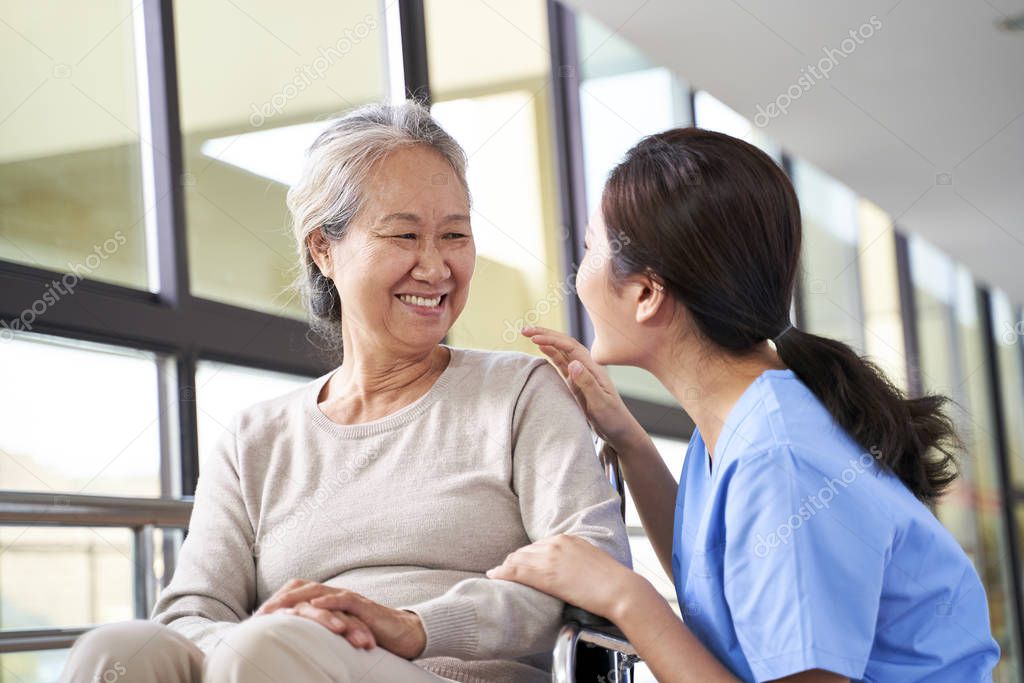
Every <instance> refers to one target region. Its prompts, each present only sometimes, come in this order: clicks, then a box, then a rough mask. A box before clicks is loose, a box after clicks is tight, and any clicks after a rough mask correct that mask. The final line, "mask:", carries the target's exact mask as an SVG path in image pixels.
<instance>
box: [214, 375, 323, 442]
mask: <svg viewBox="0 0 1024 683" xmlns="http://www.w3.org/2000/svg"><path fill="white" fill-rule="evenodd" d="M309 381H310V378H308V377H301V376H298V375H289V374H285V373H282V372H269V371H266V370H256V369H254V368H247V367H243V366H240V365H229V364H227V363H215V362H213V361H199V363H198V364H197V366H196V413H197V415H198V424H199V453H200V456H203V455H205V454H206V453H209V450H210V449H211V448H212V447H213V446H215V445H216V443H217V440H218V439H219V438H220V437H221V435H222V434H224V433H225V432H228V431H230V428H231V420H232V419H233V418H234V416H235V415H236V414H237V413H238V412H239V411H240V410H243V409H244V408H248V407H249V406H251V405H253V404H254V403H258V402H260V401H265V400H267V399H271V398H274V397H276V396H280V395H282V394H286V393H288V392H289V391H291V390H293V389H297V388H298V387H301V386H304V385H306V384H308V383H309Z"/></svg>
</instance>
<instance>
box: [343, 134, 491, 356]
mask: <svg viewBox="0 0 1024 683" xmlns="http://www.w3.org/2000/svg"><path fill="white" fill-rule="evenodd" d="M368 188H369V190H368V192H367V195H366V197H365V203H364V206H363V209H362V211H361V212H360V214H359V216H357V217H356V219H355V220H354V221H353V223H352V226H351V227H350V228H349V231H348V233H346V235H345V237H343V238H342V239H341V240H338V241H336V242H333V243H332V244H331V262H332V264H333V269H332V270H333V274H332V279H333V280H334V283H335V286H336V287H337V288H338V294H339V295H340V297H341V307H342V316H343V334H348V335H355V336H358V337H359V338H360V339H362V340H365V341H368V342H369V343H371V344H374V345H375V348H383V349H394V350H425V349H428V348H430V347H432V346H434V345H436V344H438V343H439V342H440V341H441V340H442V339H443V338H444V336H445V334H447V333H448V330H449V328H451V326H452V324H453V323H454V322H455V320H456V319H457V318H458V317H459V314H460V313H461V312H462V309H463V308H464V307H465V305H466V299H467V297H468V296H469V282H470V279H471V278H472V276H473V268H474V265H475V263H476V247H475V245H474V243H473V232H472V229H471V227H470V220H469V195H468V193H467V191H466V188H465V187H463V186H462V184H461V183H460V182H459V180H458V179H457V178H456V176H455V173H454V172H453V171H452V169H451V167H450V166H449V165H448V163H447V162H446V161H445V160H444V158H443V157H442V156H441V155H440V154H438V153H437V152H436V151H434V150H432V149H430V148H429V147H425V146H417V147H408V148H404V149H399V150H398V151H395V152H394V153H392V154H390V155H389V156H388V157H387V158H385V159H384V160H383V161H382V162H381V163H380V164H379V165H378V167H377V169H376V170H375V173H374V175H373V177H372V178H371V179H370V181H369V184H368Z"/></svg>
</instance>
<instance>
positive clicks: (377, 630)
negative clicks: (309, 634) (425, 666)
mask: <svg viewBox="0 0 1024 683" xmlns="http://www.w3.org/2000/svg"><path fill="white" fill-rule="evenodd" d="M274 612H284V613H286V614H294V615H296V616H300V617H305V618H307V619H311V620H313V621H316V622H317V623H319V624H321V625H323V626H325V627H326V628H328V629H330V630H331V631H334V632H335V633H337V634H339V635H344V636H345V638H346V639H347V640H348V641H349V642H350V643H352V645H353V646H354V647H360V648H363V649H367V650H369V649H372V648H373V647H374V646H375V645H380V646H381V647H383V648H384V649H385V650H388V651H389V652H392V653H394V654H396V655H398V656H399V657H404V658H406V659H415V658H416V657H418V656H420V654H421V653H422V652H423V649H424V648H425V647H426V644H427V634H426V631H424V629H423V622H421V621H420V618H419V616H418V615H416V614H415V613H413V612H408V611H405V610H398V609H392V608H390V607H385V606H384V605H381V604H379V603H376V602H374V601H372V600H370V599H369V598H366V597H364V596H362V595H360V594H359V593H355V592H353V591H350V590H346V589H344V588H336V587H334V586H327V585H324V584H322V583H316V582H314V581H304V580H302V579H292V580H291V581H289V582H288V583H286V584H285V585H284V586H282V587H281V588H280V589H278V591H277V592H276V593H274V595H272V596H271V597H270V598H269V599H268V600H267V601H266V602H265V603H263V605H262V606H261V607H260V608H259V609H258V610H256V614H257V615H261V614H273V613H274Z"/></svg>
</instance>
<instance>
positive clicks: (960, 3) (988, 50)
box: [569, 0, 1024, 302]
mask: <svg viewBox="0 0 1024 683" xmlns="http://www.w3.org/2000/svg"><path fill="white" fill-rule="evenodd" d="M569 4H570V5H572V6H574V7H576V8H578V9H582V10H584V11H586V12H588V13H589V14H591V15H592V16H594V17H595V18H597V19H598V20H600V21H601V22H602V23H604V24H605V25H607V26H608V27H610V28H612V29H617V30H618V33H619V34H620V35H621V36H622V37H624V38H625V39H627V40H629V41H631V42H632V43H634V44H635V45H638V46H641V47H642V49H644V50H645V51H646V52H647V53H648V54H649V56H650V57H651V58H652V59H653V60H654V61H656V62H658V63H660V64H664V65H666V66H668V67H670V68H672V69H673V70H674V71H675V72H677V73H678V74H679V75H680V76H681V77H682V78H684V79H685V80H687V81H688V82H690V83H691V84H692V85H693V86H694V87H698V88H703V89H705V90H708V91H709V92H711V93H712V94H713V95H714V96H715V97H717V98H718V99H720V100H722V101H723V102H725V103H726V104H728V105H729V106H731V107H732V108H733V109H735V110H736V111H738V112H740V113H741V114H743V115H744V116H746V117H747V118H749V119H751V120H760V121H764V120H765V118H767V117H760V118H759V119H756V117H757V113H758V111H759V109H758V107H759V105H760V106H761V107H766V106H767V105H768V103H770V102H774V101H776V99H777V98H778V97H779V96H780V95H782V94H783V93H785V92H786V91H787V90H788V89H789V88H790V86H794V85H796V86H797V87H796V88H795V89H794V92H796V91H797V90H799V91H800V92H799V95H798V96H797V97H796V98H795V99H793V101H792V104H791V106H790V107H789V109H788V112H787V113H786V114H783V115H777V116H775V117H774V118H769V120H768V122H767V125H766V126H765V127H764V131H765V132H766V133H767V135H768V136H770V137H771V138H773V139H774V140H776V141H777V142H778V143H780V144H781V145H782V146H783V148H785V149H786V150H788V151H789V152H790V153H791V154H793V155H795V156H798V157H802V158H804V159H806V160H808V161H810V162H812V163H813V164H815V165H817V166H819V167H820V168H822V169H824V170H825V171H827V172H828V173H830V174H831V175H833V176H834V177H836V178H838V179H839V180H841V181H843V182H844V183H846V184H847V185H849V186H850V187H851V188H852V189H853V190H855V191H856V192H858V193H860V194H862V195H863V196H865V197H867V198H868V199H870V200H872V201H874V202H875V203H876V204H878V205H879V206H880V207H882V208H883V209H885V210H886V211H887V212H888V213H889V214H890V215H891V216H892V217H893V219H894V221H895V222H896V224H897V225H898V226H899V227H901V228H903V229H904V230H906V231H909V232H912V233H917V234H920V235H921V236H923V237H925V238H927V239H928V240H929V241H931V242H932V243H934V244H935V245H936V246H938V247H940V248H942V249H943V250H945V251H946V252H948V253H949V254H951V255H952V256H953V257H954V258H956V259H957V260H959V261H960V262H962V263H963V264H965V265H966V266H968V267H969V268H970V269H971V270H972V271H973V272H974V274H975V276H976V277H977V278H978V279H980V280H983V281H985V282H987V283H989V284H992V285H995V286H997V287H1000V288H1002V289H1004V290H1006V291H1007V292H1008V293H1009V294H1010V295H1011V297H1012V298H1014V299H1015V300H1016V301H1018V302H1022V301H1024V276H1022V274H1021V270H1022V269H1024V32H1017V33H1011V32H1007V31H1005V30H1002V29H999V28H997V26H996V24H997V22H998V21H999V20H1000V19H1003V18H1005V17H1007V16H1012V15H1016V14H1020V13H1022V12H1024V0H985V1H974V0H886V1H880V0H862V1H861V2H856V3H851V2H834V1H833V2H822V1H821V0H792V1H791V2H786V3H768V2H752V1H751V0H742V1H741V0H716V1H714V2H711V1H709V0H705V1H703V2H701V1H700V0H570V2H569ZM862 27H863V29H862ZM861 29H862V33H861V35H863V36H870V37H862V38H860V39H859V43H856V44H855V43H854V42H853V41H850V40H847V42H846V43H845V44H844V42H843V41H844V39H849V38H850V31H851V30H853V31H855V32H856V31H858V30H861ZM851 48H852V49H851ZM825 50H841V51H845V52H848V54H839V53H835V52H833V55H834V61H835V62H836V64H835V66H834V67H833V69H832V71H831V73H830V74H829V76H828V78H827V79H826V78H820V77H818V76H807V73H808V72H807V67H808V66H810V65H817V64H818V62H819V60H821V59H823V58H825ZM819 73H820V72H819ZM802 75H803V76H805V78H807V79H808V80H805V85H806V84H807V83H810V85H809V87H801V86H800V84H799V82H798V79H799V78H800V77H801V76H802Z"/></svg>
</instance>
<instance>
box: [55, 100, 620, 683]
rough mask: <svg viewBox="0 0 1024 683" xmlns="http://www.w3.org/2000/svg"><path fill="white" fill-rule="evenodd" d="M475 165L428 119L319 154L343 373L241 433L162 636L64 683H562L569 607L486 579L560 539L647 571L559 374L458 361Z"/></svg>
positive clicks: (418, 112)
mask: <svg viewBox="0 0 1024 683" xmlns="http://www.w3.org/2000/svg"><path fill="white" fill-rule="evenodd" d="M465 164H466V158H465V154H464V153H463V151H462V149H461V148H460V147H459V146H458V144H457V143H456V142H455V141H454V140H453V139H452V138H451V137H450V136H449V135H448V134H447V133H445V132H444V131H443V130H442V129H441V128H440V127H439V126H438V125H437V124H436V123H435V122H434V121H433V120H432V119H431V118H430V115H429V114H428V113H427V112H426V110H424V109H423V108H421V107H419V106H417V105H414V104H404V105H400V106H383V105H374V106H369V107H365V108H362V109H359V110H357V111H355V112H353V113H352V114H350V115H349V116H347V117H345V118H343V119H341V120H339V121H337V122H335V123H334V124H333V125H331V126H330V128H328V129H327V130H326V131H325V132H324V133H323V134H321V135H320V137H319V138H318V139H317V140H316V142H314V143H313V146H312V147H311V148H310V150H309V156H308V160H307V163H306V167H305V171H304V174H303V176H302V179H301V180H300V182H299V183H298V184H297V185H295V186H294V187H293V188H292V189H291V191H290V192H289V193H288V204H289V208H290V209H291V211H292V215H293V218H294V229H295V234H296V238H297V240H298V244H299V245H300V249H299V251H300V258H301V259H302V264H303V268H304V273H305V274H306V283H305V285H306V289H307V294H308V300H309V304H310V309H311V312H312V314H313V321H314V324H315V325H316V326H318V327H321V328H326V329H328V330H332V331H335V332H336V333H340V335H341V342H342V349H343V354H344V355H343V361H342V363H341V365H340V366H339V367H338V368H336V369H335V370H333V371H332V372H329V373H327V374H325V375H324V376H322V377H320V378H319V379H316V380H313V381H312V382H310V383H309V384H308V385H306V386H305V387H303V388H300V389H298V390H296V391H294V392H292V393H290V394H287V395H285V396H282V397H280V398H277V399H274V400H271V401H266V402H263V403H259V404H257V405H255V406H253V407H251V408H249V409H247V410H245V411H243V412H242V413H241V414H240V415H239V416H238V417H237V418H236V421H235V424H234V428H233V430H232V431H233V433H232V434H231V435H230V436H228V437H227V438H224V439H223V440H222V441H221V442H220V444H219V446H218V448H216V449H215V450H214V451H212V452H211V453H209V454H207V455H206V456H205V457H204V459H203V462H202V467H201V475H200V478H199V485H198V488H197V490H196V499H195V508H194V510H193V513H192V519H191V523H190V527H189V534H188V538H187V539H186V541H185V543H184V545H183V546H182V549H181V554H180V558H179V561H178V566H177V569H176V571H175V574H174V578H173V580H172V581H171V583H170V585H169V586H168V587H167V588H166V589H165V590H164V591H163V593H162V595H161V596H160V600H159V602H158V604H157V606H156V610H155V613H154V617H153V620H152V621H148V622H147V621H131V622H124V623H120V624H113V625H108V626H104V627H101V628H99V629H96V630H94V631H91V632H89V633H87V634H86V635H84V636H82V637H81V638H80V639H79V641H78V643H76V645H75V647H74V649H73V650H72V653H71V655H70V658H69V661H68V665H67V668H66V670H65V673H64V678H63V679H62V680H66V681H94V680H106V679H105V678H103V676H104V674H105V673H106V672H108V671H114V672H117V671H119V670H121V669H124V670H126V671H127V672H128V673H129V674H130V680H132V681H174V682H176V683H178V682H181V681H198V680H201V678H202V677H203V676H205V679H206V680H215V681H246V682H247V683H251V682H256V681H301V682H303V683H316V682H327V681H331V682H336V683H342V682H350V681H351V682H354V681H361V682H362V683H373V682H375V681H378V682H384V681H388V682H398V683H416V682H418V681H443V680H456V681H543V680H547V678H548V676H549V674H547V673H546V671H548V670H549V666H550V651H551V647H552V644H553V642H554V639H555V636H556V633H557V629H558V626H559V623H560V617H561V611H562V603H561V602H559V601H558V600H556V599H554V598H551V597H548V596H547V595H544V594H542V593H539V592H537V591H535V590H533V589H531V588H528V587H526V586H522V585H519V584H516V583H512V582H508V581H501V580H492V579H488V578H487V577H486V576H485V572H487V570H489V569H491V568H493V567H495V566H498V565H500V564H501V563H502V561H503V560H504V558H505V557H506V555H508V554H509V553H511V552H513V551H515V550H516V549H517V548H520V547H522V546H525V545H527V544H529V543H530V542H532V541H535V540H538V539H541V538H543V537H547V536H551V535H554V534H560V533H572V534H574V535H576V536H579V537H582V538H585V539H587V540H588V541H590V542H591V543H593V544H594V545H596V546H598V547H600V548H602V549H603V550H605V551H607V552H609V553H611V554H612V555H613V556H614V557H616V558H618V559H619V560H620V561H622V562H624V563H628V562H629V557H628V554H629V551H628V545H627V540H626V534H625V529H624V527H623V525H622V522H621V519H620V518H619V513H618V506H619V500H618V497H617V496H616V494H615V493H614V492H613V491H612V489H611V487H610V486H609V485H608V483H607V482H606V481H605V480H604V478H603V475H602V472H601V469H600V467H599V465H598V462H597V459H596V457H595V454H594V449H593V445H592V443H591V437H590V432H589V429H588V426H587V423H586V420H585V419H584V417H583V416H582V414H581V412H580V410H579V409H578V407H577V406H576V404H575V402H574V400H573V397H572V395H571V394H570V393H569V391H568V389H567V388H566V387H565V384H564V383H563V382H562V380H561V379H560V377H559V375H558V373H557V372H556V371H555V370H554V369H553V368H552V367H551V366H550V365H548V364H547V363H546V361H544V360H542V359H539V358H534V357H532V356H527V355H525V354H518V353H494V352H482V351H470V350H465V349H457V348H451V347H448V346H446V345H443V344H442V343H441V341H442V340H443V339H444V337H445V334H446V333H447V332H448V330H449V328H450V327H451V326H452V324H453V323H454V322H455V320H456V319H457V318H458V316H459V313H460V312H461V311H462V309H463V307H464V306H465V304H466V298H467V296H468V292H469V284H470V279H471V277H472V275H473V266H474V261H475V258H476V251H475V247H474V244H473V234H472V228H471V226H470V219H469V193H468V189H467V186H466V179H465ZM410 660H411V661H410ZM117 667H120V668H117ZM97 677H98V678H97Z"/></svg>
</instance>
